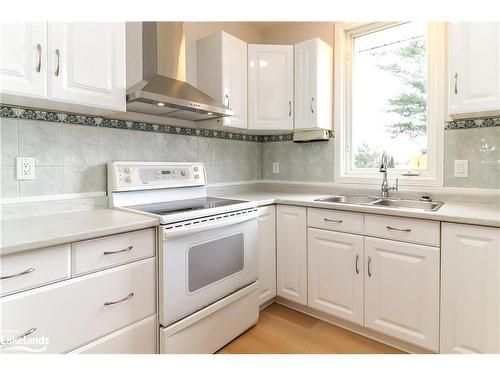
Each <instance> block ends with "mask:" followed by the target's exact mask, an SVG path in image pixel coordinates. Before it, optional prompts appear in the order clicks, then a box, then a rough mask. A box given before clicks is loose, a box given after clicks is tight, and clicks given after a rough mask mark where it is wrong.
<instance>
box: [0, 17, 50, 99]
mask: <svg viewBox="0 0 500 375" xmlns="http://www.w3.org/2000/svg"><path fill="white" fill-rule="evenodd" d="M0 45H1V48H2V53H1V54H0V80H1V84H0V88H1V90H2V96H5V95H7V96H9V95H20V96H33V97H39V98H43V97H45V95H46V92H47V23H46V22H2V23H1V24H0Z"/></svg>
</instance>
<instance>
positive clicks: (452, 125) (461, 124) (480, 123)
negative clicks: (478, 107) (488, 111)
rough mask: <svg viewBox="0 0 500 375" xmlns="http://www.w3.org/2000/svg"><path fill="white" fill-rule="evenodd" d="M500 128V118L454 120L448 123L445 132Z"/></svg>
mask: <svg viewBox="0 0 500 375" xmlns="http://www.w3.org/2000/svg"><path fill="white" fill-rule="evenodd" d="M492 126H500V117H485V118H477V119H465V120H453V121H450V122H447V123H446V125H445V128H444V129H445V130H454V129H473V128H487V127H492Z"/></svg>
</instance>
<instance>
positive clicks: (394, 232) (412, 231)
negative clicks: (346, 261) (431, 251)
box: [365, 215, 440, 246]
mask: <svg viewBox="0 0 500 375" xmlns="http://www.w3.org/2000/svg"><path fill="white" fill-rule="evenodd" d="M439 232H440V230H439V222H437V221H429V220H420V219H408V218H402V217H395V216H382V215H365V233H366V235H368V236H373V237H383V238H389V239H394V240H398V241H405V242H414V243H419V244H424V245H431V246H439V238H440V234H439Z"/></svg>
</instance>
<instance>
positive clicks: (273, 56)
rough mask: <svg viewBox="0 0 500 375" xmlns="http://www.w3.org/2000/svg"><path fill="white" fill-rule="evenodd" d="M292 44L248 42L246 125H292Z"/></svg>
mask: <svg viewBox="0 0 500 375" xmlns="http://www.w3.org/2000/svg"><path fill="white" fill-rule="evenodd" d="M293 111H294V110H293V46H284V45H270V44H269V45H268V44H249V45H248V128H249V129H252V130H292V129H293Z"/></svg>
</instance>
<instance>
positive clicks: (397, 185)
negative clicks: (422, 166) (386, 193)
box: [394, 177, 399, 191]
mask: <svg viewBox="0 0 500 375" xmlns="http://www.w3.org/2000/svg"><path fill="white" fill-rule="evenodd" d="M394 190H396V191H398V190H399V178H397V177H396V186H394Z"/></svg>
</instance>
